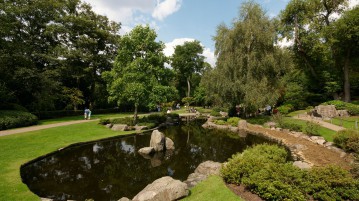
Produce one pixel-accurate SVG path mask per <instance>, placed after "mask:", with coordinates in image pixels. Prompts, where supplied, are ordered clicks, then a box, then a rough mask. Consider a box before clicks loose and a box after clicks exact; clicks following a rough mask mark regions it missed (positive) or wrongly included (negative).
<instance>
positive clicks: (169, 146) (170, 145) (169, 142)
mask: <svg viewBox="0 0 359 201" xmlns="http://www.w3.org/2000/svg"><path fill="white" fill-rule="evenodd" d="M166 149H175V143H174V142H173V141H172V140H171V139H170V138H168V137H166Z"/></svg>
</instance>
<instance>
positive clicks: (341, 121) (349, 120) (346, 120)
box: [326, 116, 359, 129]
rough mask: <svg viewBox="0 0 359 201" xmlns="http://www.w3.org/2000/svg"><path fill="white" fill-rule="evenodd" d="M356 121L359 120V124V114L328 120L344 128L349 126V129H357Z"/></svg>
mask: <svg viewBox="0 0 359 201" xmlns="http://www.w3.org/2000/svg"><path fill="white" fill-rule="evenodd" d="M355 121H358V124H359V116H352V117H342V118H339V117H335V118H332V119H331V120H328V121H326V122H328V123H332V124H335V125H338V126H343V127H344V128H347V129H355ZM358 126H359V125H358Z"/></svg>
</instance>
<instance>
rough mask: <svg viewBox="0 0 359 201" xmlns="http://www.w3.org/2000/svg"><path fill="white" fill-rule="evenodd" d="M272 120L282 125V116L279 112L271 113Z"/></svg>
mask: <svg viewBox="0 0 359 201" xmlns="http://www.w3.org/2000/svg"><path fill="white" fill-rule="evenodd" d="M272 121H274V122H275V123H277V124H278V125H282V124H283V123H284V117H283V115H282V114H281V113H277V114H273V115H272Z"/></svg>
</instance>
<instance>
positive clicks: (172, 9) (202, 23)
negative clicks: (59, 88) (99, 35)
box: [83, 0, 359, 66]
mask: <svg viewBox="0 0 359 201" xmlns="http://www.w3.org/2000/svg"><path fill="white" fill-rule="evenodd" d="M83 1H84V2H87V3H89V4H90V5H91V6H92V7H93V10H94V11H95V12H96V13H98V14H101V15H106V16H107V17H108V18H109V19H110V20H113V21H116V22H120V23H121V30H120V33H121V34H126V33H128V32H129V31H131V29H132V28H133V27H135V26H136V25H141V24H142V25H147V24H148V25H149V26H150V27H151V28H153V29H155V31H156V32H157V34H158V37H157V39H158V41H162V42H164V43H165V44H166V48H165V50H164V53H165V54H166V55H167V56H171V55H172V54H173V52H174V47H175V46H176V45H182V44H183V43H184V42H185V41H193V40H198V41H200V42H201V44H202V45H203V47H204V52H203V55H204V56H205V57H206V58H207V59H206V61H207V62H208V63H210V64H211V65H212V66H214V64H215V61H216V59H215V56H214V41H213V39H212V38H213V36H215V35H216V29H217V26H218V25H220V24H221V23H224V24H226V25H231V23H232V22H233V20H234V19H235V18H236V17H237V16H238V13H239V8H240V6H241V4H242V3H243V2H245V0H83ZM288 1H289V0H255V2H257V3H259V4H260V5H261V6H262V8H263V9H264V11H266V13H267V15H268V16H269V17H274V16H277V15H278V14H279V13H280V11H281V10H283V9H284V8H285V6H286V4H287V3H288ZM357 4H359V0H350V5H351V6H352V5H357Z"/></svg>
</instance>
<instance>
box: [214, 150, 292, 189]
mask: <svg viewBox="0 0 359 201" xmlns="http://www.w3.org/2000/svg"><path fill="white" fill-rule="evenodd" d="M286 158H287V152H286V151H285V150H284V149H283V148H279V147H278V146H277V145H257V146H255V147H252V148H249V149H246V150H245V151H244V152H243V153H239V154H235V155H233V156H232V158H231V159H229V160H228V163H227V164H226V165H225V166H224V167H222V169H221V174H222V176H223V179H224V180H225V181H226V182H227V183H234V184H240V183H241V181H242V179H243V178H246V177H249V176H250V175H251V174H253V173H254V172H258V171H260V170H261V169H262V168H263V167H264V166H266V165H268V164H270V163H285V161H286Z"/></svg>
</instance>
